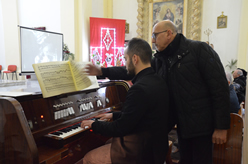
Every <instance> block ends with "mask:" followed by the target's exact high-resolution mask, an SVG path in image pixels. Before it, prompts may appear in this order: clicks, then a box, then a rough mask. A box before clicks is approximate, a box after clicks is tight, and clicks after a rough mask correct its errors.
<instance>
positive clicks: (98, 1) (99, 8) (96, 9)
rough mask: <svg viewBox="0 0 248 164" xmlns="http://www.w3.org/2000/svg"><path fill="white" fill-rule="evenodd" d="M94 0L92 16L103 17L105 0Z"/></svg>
mask: <svg viewBox="0 0 248 164" xmlns="http://www.w3.org/2000/svg"><path fill="white" fill-rule="evenodd" d="M91 1H92V17H98V18H103V15H104V14H103V12H104V11H103V0H91Z"/></svg>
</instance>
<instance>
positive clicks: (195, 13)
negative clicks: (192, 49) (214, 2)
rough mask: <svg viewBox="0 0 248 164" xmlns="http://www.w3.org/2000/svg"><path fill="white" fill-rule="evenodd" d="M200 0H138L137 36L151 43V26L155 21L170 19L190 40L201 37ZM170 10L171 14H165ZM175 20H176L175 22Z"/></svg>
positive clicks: (201, 3) (201, 5) (201, 2)
mask: <svg viewBox="0 0 248 164" xmlns="http://www.w3.org/2000/svg"><path fill="white" fill-rule="evenodd" d="M202 8H203V1H202V0H183V1H180V0H138V10H137V11H138V16H137V18H138V22H137V26H138V29H137V34H138V37H140V38H143V39H145V40H146V41H147V42H148V43H150V45H152V43H151V42H152V39H151V37H152V28H153V25H154V23H155V21H156V20H157V21H159V20H163V19H164V18H167V19H172V17H173V16H174V23H175V24H177V26H178V27H179V29H181V30H182V33H183V34H184V35H185V36H186V37H187V38H188V39H192V40H200V39H201V24H202V23H201V22H202V16H201V15H202ZM167 9H170V11H169V10H168V12H169V13H170V12H172V13H173V16H172V14H171V16H169V14H168V16H166V17H165V14H166V13H167ZM176 21H177V22H176Z"/></svg>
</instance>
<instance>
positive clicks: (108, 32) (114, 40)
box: [90, 17, 126, 67]
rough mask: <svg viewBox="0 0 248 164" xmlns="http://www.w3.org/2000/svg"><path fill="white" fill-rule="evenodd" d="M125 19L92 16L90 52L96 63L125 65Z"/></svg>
mask: <svg viewBox="0 0 248 164" xmlns="http://www.w3.org/2000/svg"><path fill="white" fill-rule="evenodd" d="M125 23H126V21H125V20H120V19H108V18H93V17H90V53H91V61H92V63H93V64H94V65H99V66H102V67H109V66H123V65H124V64H125V63H124V58H123V54H124V41H125Z"/></svg>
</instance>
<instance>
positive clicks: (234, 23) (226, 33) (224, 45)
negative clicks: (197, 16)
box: [201, 0, 242, 71]
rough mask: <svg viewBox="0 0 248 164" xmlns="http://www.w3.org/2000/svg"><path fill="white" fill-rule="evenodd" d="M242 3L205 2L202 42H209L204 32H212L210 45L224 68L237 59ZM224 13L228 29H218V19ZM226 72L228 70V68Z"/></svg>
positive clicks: (230, 0) (230, 1)
mask: <svg viewBox="0 0 248 164" xmlns="http://www.w3.org/2000/svg"><path fill="white" fill-rule="evenodd" d="M241 4H242V1H241V0H238V1H234V0H205V1H203V15H202V28H201V30H202V34H201V40H202V41H207V35H205V34H204V31H205V30H207V29H208V28H209V29H211V30H212V34H211V35H210V37H209V41H210V43H212V44H214V49H215V51H216V52H217V53H218V54H219V56H220V59H221V61H222V64H223V66H224V67H225V66H226V65H227V64H228V61H230V60H231V59H237V55H238V44H240V43H238V40H239V29H240V14H241ZM222 11H223V12H224V15H226V16H227V28H222V29H217V17H218V16H220V15H221V14H222V13H221V12H222ZM226 71H230V70H228V68H226Z"/></svg>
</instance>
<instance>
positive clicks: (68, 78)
mask: <svg viewBox="0 0 248 164" xmlns="http://www.w3.org/2000/svg"><path fill="white" fill-rule="evenodd" d="M88 63H89V62H75V61H56V62H46V63H37V64H33V68H34V71H35V74H36V76H37V79H38V81H39V84H40V88H41V91H42V95H43V98H47V97H51V96H56V95H60V94H62V93H68V92H75V91H79V90H83V89H85V88H88V87H90V86H91V85H92V84H94V86H95V87H94V88H96V87H97V88H98V87H99V85H98V83H97V79H96V76H89V77H88V76H87V75H86V74H85V73H84V71H83V69H84V67H85V66H86V64H88Z"/></svg>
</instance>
